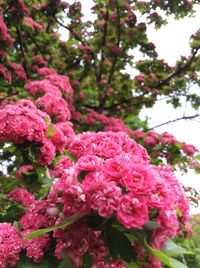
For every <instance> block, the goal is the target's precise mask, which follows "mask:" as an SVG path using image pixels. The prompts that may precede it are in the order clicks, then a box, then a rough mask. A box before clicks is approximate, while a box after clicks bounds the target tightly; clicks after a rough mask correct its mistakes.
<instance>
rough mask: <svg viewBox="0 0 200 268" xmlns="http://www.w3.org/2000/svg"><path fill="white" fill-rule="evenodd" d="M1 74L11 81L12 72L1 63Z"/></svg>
mask: <svg viewBox="0 0 200 268" xmlns="http://www.w3.org/2000/svg"><path fill="white" fill-rule="evenodd" d="M0 75H2V76H3V78H4V79H5V80H6V81H8V82H11V81H12V77H11V74H10V72H9V71H8V70H7V68H6V67H5V66H3V65H2V64H0Z"/></svg>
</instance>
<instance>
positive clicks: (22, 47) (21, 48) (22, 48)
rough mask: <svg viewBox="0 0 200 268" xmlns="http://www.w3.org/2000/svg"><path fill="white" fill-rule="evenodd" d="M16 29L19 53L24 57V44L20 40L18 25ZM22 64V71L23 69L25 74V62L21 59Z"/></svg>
mask: <svg viewBox="0 0 200 268" xmlns="http://www.w3.org/2000/svg"><path fill="white" fill-rule="evenodd" d="M16 31H17V39H18V42H19V48H20V51H21V55H22V57H23V58H25V57H26V53H25V50H24V45H23V42H22V38H21V33H20V29H19V27H18V26H17V27H16ZM22 66H23V68H24V71H25V73H26V75H27V66H26V62H24V61H22Z"/></svg>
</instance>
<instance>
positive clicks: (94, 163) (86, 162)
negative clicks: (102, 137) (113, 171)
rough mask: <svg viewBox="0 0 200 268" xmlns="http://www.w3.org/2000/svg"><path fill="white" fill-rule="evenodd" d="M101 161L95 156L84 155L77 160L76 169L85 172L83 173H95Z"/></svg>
mask: <svg viewBox="0 0 200 268" xmlns="http://www.w3.org/2000/svg"><path fill="white" fill-rule="evenodd" d="M102 164H103V162H102V160H101V158H99V157H97V156H95V155H89V154H88V155H84V156H81V157H80V158H79V159H78V162H77V169H78V170H80V171H81V170H85V171H94V170H95V171H96V170H100V168H101V167H102Z"/></svg>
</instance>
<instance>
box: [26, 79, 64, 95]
mask: <svg viewBox="0 0 200 268" xmlns="http://www.w3.org/2000/svg"><path fill="white" fill-rule="evenodd" d="M25 89H27V90H28V92H29V93H30V95H32V96H35V95H38V94H41V95H43V94H45V93H51V94H54V96H61V92H60V90H59V88H58V87H56V86H54V85H53V84H52V83H51V82H50V81H49V80H47V79H43V80H41V81H37V80H36V81H29V82H28V83H27V84H26V86H25Z"/></svg>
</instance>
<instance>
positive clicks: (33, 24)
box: [24, 17, 44, 31]
mask: <svg viewBox="0 0 200 268" xmlns="http://www.w3.org/2000/svg"><path fill="white" fill-rule="evenodd" d="M24 22H25V23H26V24H27V25H28V26H29V27H30V28H31V30H32V31H35V29H38V30H39V31H42V30H43V29H44V26H43V25H42V24H40V23H38V22H36V21H34V20H33V19H32V18H31V17H26V18H24Z"/></svg>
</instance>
